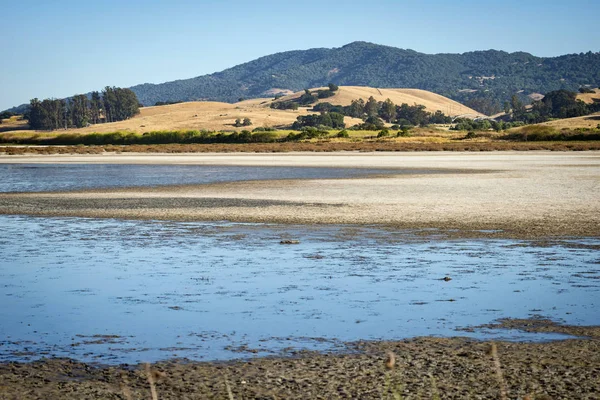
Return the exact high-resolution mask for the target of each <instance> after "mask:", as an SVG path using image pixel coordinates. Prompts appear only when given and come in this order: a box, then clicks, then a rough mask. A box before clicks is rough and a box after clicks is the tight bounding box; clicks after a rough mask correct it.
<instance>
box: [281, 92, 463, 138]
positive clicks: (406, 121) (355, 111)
mask: <svg viewBox="0 0 600 400" xmlns="http://www.w3.org/2000/svg"><path fill="white" fill-rule="evenodd" d="M313 111H318V112H320V113H321V114H320V115H318V114H313V115H307V116H299V117H298V118H297V120H296V122H294V124H293V125H292V129H302V128H303V127H309V126H310V127H318V126H323V127H328V128H344V124H343V117H344V116H347V117H353V118H360V119H362V120H363V121H364V122H363V123H362V124H359V125H357V126H355V128H356V129H362V130H378V129H381V128H383V126H384V121H385V122H387V123H391V124H395V125H398V127H399V128H400V127H411V126H427V125H429V124H449V123H451V122H452V118H451V117H449V116H447V115H446V114H444V113H443V112H441V111H439V110H438V111H436V112H435V113H431V112H429V111H427V110H426V108H425V106H423V105H419V104H415V105H413V106H410V105H408V104H406V103H403V104H401V105H396V104H394V102H393V101H391V100H390V99H387V100H385V101H377V100H375V98H374V97H373V96H371V97H369V99H368V100H367V101H366V102H365V101H364V100H363V99H357V100H352V102H351V104H350V105H349V106H341V105H333V104H331V103H327V102H324V103H320V104H317V105H315V106H314V107H313Z"/></svg>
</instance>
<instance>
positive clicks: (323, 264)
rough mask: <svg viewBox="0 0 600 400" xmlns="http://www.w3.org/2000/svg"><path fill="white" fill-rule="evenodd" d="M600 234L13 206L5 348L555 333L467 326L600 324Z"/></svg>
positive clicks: (193, 349) (77, 354)
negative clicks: (94, 215)
mask: <svg viewBox="0 0 600 400" xmlns="http://www.w3.org/2000/svg"><path fill="white" fill-rule="evenodd" d="M432 233H433V232H432ZM283 239H297V240H299V241H300V244H297V245H288V246H286V245H281V244H280V241H281V240H283ZM599 245H600V241H599V240H597V239H587V240H577V241H576V242H570V241H561V242H556V243H545V244H536V243H534V242H527V241H516V240H460V241H458V240H441V239H439V238H438V239H436V238H433V237H432V238H429V239H424V238H423V237H422V236H415V235H414V232H408V231H390V230H383V229H377V228H370V227H356V226H320V227H312V226H282V225H261V224H232V223H226V222H223V223H181V222H164V221H162V222H160V221H125V220H110V219H104V220H99V219H83V218H35V217H22V216H0V254H2V257H1V258H0V282H1V283H0V300H1V302H2V307H1V308H0V320H1V321H2V324H0V360H31V359H37V358H39V357H43V356H46V357H48V356H61V357H64V356H66V357H72V358H76V359H80V360H84V361H97V362H102V363H121V362H138V361H155V360H160V359H167V358H173V357H187V358H190V359H199V360H201V359H205V360H211V359H228V358H237V357H241V356H248V355H254V354H255V353H239V352H238V351H237V350H244V349H247V348H250V349H256V350H257V351H258V353H256V354H257V355H265V354H272V352H279V351H282V349H285V348H287V347H294V348H313V349H331V348H335V347H336V346H337V345H338V344H340V343H341V342H342V341H353V340H369V339H401V338H408V337H414V336H423V335H439V336H457V335H459V336H471V337H477V338H504V339H518V340H540V339H550V338H553V337H557V336H556V335H528V334H524V333H522V332H513V331H493V332H483V331H476V332H463V331H456V328H461V327H467V326H474V325H479V324H483V323H489V322H492V321H494V320H496V319H497V318H503V317H513V318H527V317H531V316H533V315H543V316H547V317H550V318H552V319H554V320H556V321H559V322H564V323H567V324H574V325H593V324H597V323H598V321H600V311H599V309H598V299H600V259H599V258H598V251H597V249H598V246H599ZM445 276H450V277H452V280H451V281H449V282H445V281H443V280H441V278H443V277H445ZM246 346H247V347H246Z"/></svg>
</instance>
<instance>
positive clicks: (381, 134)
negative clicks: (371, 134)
mask: <svg viewBox="0 0 600 400" xmlns="http://www.w3.org/2000/svg"><path fill="white" fill-rule="evenodd" d="M387 136H390V131H389V130H388V129H385V128H384V129H382V130H381V131H379V133H378V134H377V137H378V138H381V137H387Z"/></svg>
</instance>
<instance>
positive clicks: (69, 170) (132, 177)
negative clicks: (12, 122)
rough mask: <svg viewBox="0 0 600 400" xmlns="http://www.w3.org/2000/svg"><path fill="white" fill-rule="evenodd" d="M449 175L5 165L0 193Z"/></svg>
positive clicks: (296, 169) (348, 170)
mask: <svg viewBox="0 0 600 400" xmlns="http://www.w3.org/2000/svg"><path fill="white" fill-rule="evenodd" d="M415 172H419V173H444V172H450V171H443V170H439V171H436V170H414V169H407V170H393V169H353V168H309V167H247V166H244V167H238V166H214V165H111V164H108V165H104V164H0V176H2V179H1V180H0V193H3V192H42V191H67V190H81V189H99V188H112V187H131V186H164V185H190V184H205V183H218V182H233V181H247V180H271V179H323V178H328V179H333V178H353V177H358V176H365V175H373V174H402V173H415Z"/></svg>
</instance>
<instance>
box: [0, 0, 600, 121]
mask: <svg viewBox="0 0 600 400" xmlns="http://www.w3.org/2000/svg"><path fill="white" fill-rule="evenodd" d="M599 17H600V0H569V1H566V0H495V1H489V0H422V1H409V0H406V1H404V0H396V1H393V0H372V1H369V0H359V1H354V0H345V1H327V0H318V1H314V0H298V1H293V0H275V1H270V0H245V1H242V0H230V1H227V0H222V1H217V0H189V1H185V0H171V1H155V0H144V1H140V0H121V1H116V0H96V1H89V0H77V1H71V0H62V1H61V0H55V1H52V0H37V1H33V0H0V39H1V41H0V43H1V46H2V51H1V52H0V69H1V74H0V110H4V109H6V108H9V107H11V106H14V105H19V104H22V103H26V102H28V101H29V99H31V98H33V97H38V98H40V99H43V98H49V97H56V98H61V97H67V96H70V95H73V94H76V93H86V92H89V91H91V90H99V89H102V88H103V87H104V86H107V85H110V86H120V87H128V86H133V85H136V84H139V83H145V82H150V83H161V82H165V81H170V80H175V79H185V78H192V77H195V76H199V75H204V74H208V73H212V72H216V71H221V70H223V69H225V68H229V67H232V66H234V65H237V64H240V63H243V62H246V61H250V60H253V59H255V58H258V57H261V56H264V55H268V54H272V53H276V52H281V51H286V50H297V49H308V48H314V47H340V46H343V45H344V44H347V43H350V42H353V41H357V40H362V41H369V42H373V43H378V44H385V45H390V46H394V47H400V48H409V49H413V50H416V51H420V52H424V53H463V52H467V51H473V50H487V49H497V50H505V51H508V52H514V51H526V52H529V53H532V54H534V55H537V56H556V55H561V54H567V53H579V52H587V51H594V52H597V51H600V23H598V18H599Z"/></svg>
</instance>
